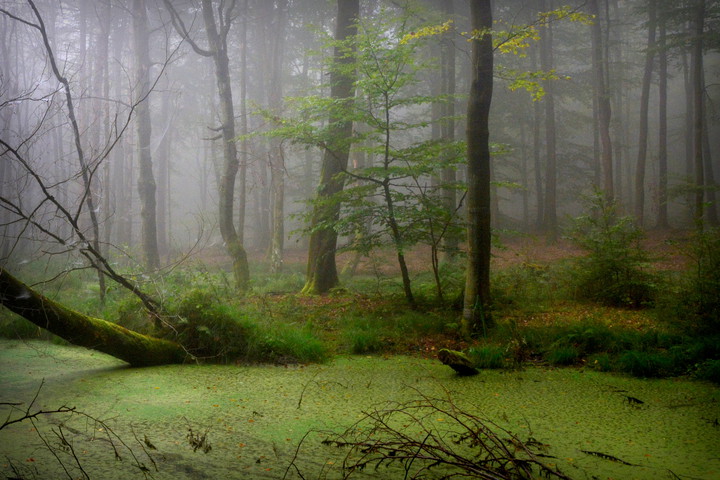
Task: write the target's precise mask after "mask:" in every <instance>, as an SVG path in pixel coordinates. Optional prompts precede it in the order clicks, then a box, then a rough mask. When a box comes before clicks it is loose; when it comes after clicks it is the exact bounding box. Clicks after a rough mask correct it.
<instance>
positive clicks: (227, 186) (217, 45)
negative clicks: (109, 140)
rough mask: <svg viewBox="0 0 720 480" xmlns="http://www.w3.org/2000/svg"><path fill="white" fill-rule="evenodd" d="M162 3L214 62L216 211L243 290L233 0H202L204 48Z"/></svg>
mask: <svg viewBox="0 0 720 480" xmlns="http://www.w3.org/2000/svg"><path fill="white" fill-rule="evenodd" d="M164 3H165V6H166V7H167V9H168V11H169V12H170V16H171V19H172V23H173V25H174V27H175V29H176V30H177V31H178V33H179V34H180V35H181V36H182V37H183V39H185V40H186V41H187V42H188V43H190V45H191V46H192V48H193V50H194V51H195V53H197V54H198V55H202V56H204V57H211V58H212V59H213V63H214V65H215V80H216V83H217V91H218V98H219V101H220V123H221V125H220V131H221V136H220V138H221V139H222V146H223V166H222V173H221V177H220V185H219V189H220V200H219V212H218V214H219V223H220V235H221V236H222V239H223V241H224V242H225V249H226V250H227V253H228V255H230V258H231V259H232V262H233V275H234V277H235V286H236V288H237V290H238V291H239V292H241V293H244V292H246V291H247V289H248V287H249V286H248V282H249V281H250V271H249V268H248V260H247V252H246V251H245V247H244V245H243V239H242V238H240V236H238V233H237V229H236V228H235V223H234V221H233V213H234V210H233V205H234V201H235V180H236V177H237V174H238V170H239V169H240V162H239V161H238V154H237V144H236V143H235V140H236V139H235V137H236V134H235V107H234V105H233V94H232V83H231V81H230V59H229V57H228V33H230V27H231V26H232V22H233V20H234V18H235V17H234V15H233V11H234V9H235V6H236V1H235V0H233V1H231V2H230V3H229V4H227V5H225V2H219V3H218V5H217V8H214V7H213V2H212V0H203V1H202V16H203V22H204V25H205V35H206V37H207V48H202V47H200V46H199V44H198V43H197V42H195V41H194V40H193V39H192V37H191V36H190V32H189V31H188V29H187V28H186V26H185V23H184V22H183V20H182V18H181V16H180V14H179V13H178V12H177V10H176V9H175V7H174V6H173V5H172V3H171V2H170V0H164ZM243 191H244V190H243ZM244 201H245V199H244V198H241V199H240V202H244Z"/></svg>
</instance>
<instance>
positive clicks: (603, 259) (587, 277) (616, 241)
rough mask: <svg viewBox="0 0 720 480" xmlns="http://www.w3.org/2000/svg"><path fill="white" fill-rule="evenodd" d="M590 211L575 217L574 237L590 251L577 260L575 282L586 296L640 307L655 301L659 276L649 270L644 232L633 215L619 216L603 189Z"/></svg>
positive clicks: (580, 295)
mask: <svg viewBox="0 0 720 480" xmlns="http://www.w3.org/2000/svg"><path fill="white" fill-rule="evenodd" d="M589 210H590V212H589V213H588V214H587V215H583V216H580V217H578V218H576V219H575V222H574V227H573V229H572V230H571V232H570V238H571V239H572V240H573V242H575V243H576V244H577V245H579V246H580V247H581V248H583V249H585V250H586V251H587V255H586V256H585V257H583V258H580V259H578V260H577V266H576V269H575V274H574V277H575V278H574V286H575V289H576V291H577V292H578V296H579V297H580V298H582V299H586V300H591V301H595V302H598V303H601V304H604V305H610V306H619V307H631V308H639V307H643V306H648V305H650V304H652V302H653V300H654V298H655V295H656V290H657V287H656V279H655V277H654V276H653V275H651V274H650V273H649V272H648V271H647V265H648V263H649V256H648V254H647V253H646V252H645V250H643V249H642V247H641V245H640V240H641V239H642V238H643V232H642V230H640V229H639V228H638V227H637V226H636V225H634V223H633V220H632V219H631V218H630V217H618V215H617V212H616V206H615V204H614V203H613V202H611V201H608V199H606V198H605V197H604V195H603V194H602V193H599V192H596V193H595V195H594V196H593V197H591V199H590V207H589Z"/></svg>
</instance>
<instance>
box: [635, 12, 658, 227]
mask: <svg viewBox="0 0 720 480" xmlns="http://www.w3.org/2000/svg"><path fill="white" fill-rule="evenodd" d="M648 17H649V18H648V41H647V51H646V52H645V72H644V73H643V82H642V92H641V94H640V131H639V133H638V137H639V138H638V156H637V163H636V164H635V218H636V220H637V222H638V225H640V226H642V225H643V223H644V220H645V218H644V215H645V169H646V168H645V165H646V162H647V145H648V107H649V104H650V83H651V81H652V71H653V64H654V59H655V24H656V23H657V7H656V5H655V2H654V1H651V2H648Z"/></svg>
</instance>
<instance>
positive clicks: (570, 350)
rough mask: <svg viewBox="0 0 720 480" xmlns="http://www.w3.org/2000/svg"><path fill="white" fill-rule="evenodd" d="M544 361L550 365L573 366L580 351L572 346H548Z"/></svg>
mask: <svg viewBox="0 0 720 480" xmlns="http://www.w3.org/2000/svg"><path fill="white" fill-rule="evenodd" d="M545 359H546V360H547V361H548V362H549V363H550V364H551V365H573V364H575V363H577V362H578V361H579V360H580V351H579V350H578V349H577V347H575V346H574V345H564V344H562V343H559V344H556V345H551V346H550V350H549V351H548V352H547V354H546V355H545Z"/></svg>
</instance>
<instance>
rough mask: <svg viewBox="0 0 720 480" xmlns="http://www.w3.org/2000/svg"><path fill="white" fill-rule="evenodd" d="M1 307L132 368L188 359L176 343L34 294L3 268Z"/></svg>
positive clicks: (0, 269)
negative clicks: (83, 312) (141, 332)
mask: <svg viewBox="0 0 720 480" xmlns="http://www.w3.org/2000/svg"><path fill="white" fill-rule="evenodd" d="M0 304H2V306H4V307H5V308H7V309H8V310H10V311H12V312H15V313H17V314H18V315H20V316H21V317H24V318H26V319H27V320H29V321H31V322H32V323H34V324H35V325H37V326H38V327H40V328H44V329H45V330H47V331H48V332H50V333H52V334H54V335H57V336H58V337H60V338H62V339H64V340H67V341H68V342H70V343H72V344H73V345H78V346H81V347H86V348H90V349H93V350H97V351H99V352H103V353H106V354H108V355H111V356H113V357H115V358H119V359H120V360H124V361H126V362H127V363H129V364H130V365H131V366H133V367H145V366H151V365H165V364H173V363H183V362H184V361H185V360H186V359H187V358H188V355H187V353H186V352H185V350H184V349H183V348H182V347H181V346H180V345H178V344H177V343H174V342H170V341H168V340H162V339H158V338H153V337H149V336H147V335H142V334H140V333H137V332H133V331H132V330H128V329H127V328H125V327H121V326H120V325H117V324H114V323H111V322H108V321H106V320H102V319H100V318H94V317H90V316H88V315H84V314H82V313H80V312H76V311H74V310H71V309H69V308H67V307H65V306H63V305H61V304H60V303H58V302H55V301H54V300H51V299H49V298H47V297H45V296H43V295H41V294H40V293H38V292H36V291H34V290H33V289H32V288H30V287H28V286H27V285H25V284H24V283H22V282H21V281H20V280H18V279H16V278H15V277H13V276H12V275H11V274H10V273H9V272H8V271H7V270H5V269H3V268H0Z"/></svg>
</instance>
